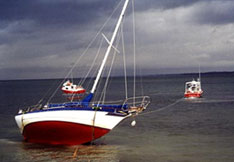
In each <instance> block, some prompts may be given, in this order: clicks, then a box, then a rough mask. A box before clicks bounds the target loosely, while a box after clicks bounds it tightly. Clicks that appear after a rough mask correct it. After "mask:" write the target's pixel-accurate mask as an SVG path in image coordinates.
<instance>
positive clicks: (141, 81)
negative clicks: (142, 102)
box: [140, 66, 144, 96]
mask: <svg viewBox="0 0 234 162" xmlns="http://www.w3.org/2000/svg"><path fill="white" fill-rule="evenodd" d="M140 83H141V95H142V96H144V87H143V77H142V68H141V66H140Z"/></svg>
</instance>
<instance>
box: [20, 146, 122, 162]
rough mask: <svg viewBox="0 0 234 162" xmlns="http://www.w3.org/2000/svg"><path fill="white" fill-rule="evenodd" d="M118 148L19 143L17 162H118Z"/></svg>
mask: <svg viewBox="0 0 234 162" xmlns="http://www.w3.org/2000/svg"><path fill="white" fill-rule="evenodd" d="M118 147H119V146H114V145H105V144H95V143H94V144H92V145H79V146H47V145H38V144H30V143H25V142H22V143H21V147H20V148H21V150H19V151H18V155H17V157H18V161H30V162H31V161H58V162H60V161H61V162H62V161H82V162H83V161H100V162H105V161H108V162H110V161H112V162H115V161H119V160H118V155H117V153H118V152H117V150H119V149H118Z"/></svg>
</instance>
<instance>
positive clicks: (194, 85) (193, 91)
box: [184, 78, 203, 98]
mask: <svg viewBox="0 0 234 162" xmlns="http://www.w3.org/2000/svg"><path fill="white" fill-rule="evenodd" d="M202 93H203V91H202V89H201V81H200V78H198V79H197V81H195V80H193V81H190V82H186V83H185V92H184V97H185V98H200V97H201V96H202Z"/></svg>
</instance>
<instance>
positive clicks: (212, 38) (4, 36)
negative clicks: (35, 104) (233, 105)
mask: <svg viewBox="0 0 234 162" xmlns="http://www.w3.org/2000/svg"><path fill="white" fill-rule="evenodd" d="M119 2H120V1H117V0H24V1H17V0H6V1H0V60H1V61H0V79H1V80H2V79H35V78H62V77H64V76H65V75H66V72H67V71H68V69H69V68H70V67H71V66H72V64H74V62H75V61H74V60H76V59H77V58H79V56H80V55H81V54H82V53H83V51H84V50H85V48H86V47H87V46H88V44H89V43H90V41H91V40H92V39H93V37H94V36H95V34H96V33H97V31H98V30H99V29H100V28H101V26H102V25H103V24H104V22H105V21H106V19H107V18H108V16H109V15H110V14H111V13H112V11H113V10H114V9H115V7H116V6H117V5H118V4H119ZM122 5H123V2H121V3H120V9H121V6H122ZM129 8H130V10H131V5H129ZM117 11H118V10H117ZM117 11H116V15H117V14H119V13H118V12H117ZM131 13H132V12H130V11H129V12H128V14H129V16H128V15H126V17H125V21H127V20H128V19H130V17H131ZM116 15H114V17H113V18H112V20H111V22H113V24H114V23H115V21H116V18H117V16H116ZM135 20H136V46H137V47H136V52H137V65H139V66H140V67H141V71H142V73H144V74H162V73H163V74H164V73H186V72H197V71H198V66H199V64H200V66H201V70H202V72H207V71H234V1H232V0H200V1H199V0H135ZM113 24H112V25H113ZM109 26H110V27H112V28H111V29H110V31H111V30H112V29H113V26H111V25H109ZM125 26H128V25H127V24H126V25H125ZM104 32H105V31H104ZM106 32H107V33H108V32H109V31H108V30H106ZM107 33H106V35H107V37H108V38H109V39H110V36H109V35H108V34H107ZM127 34H128V32H126V33H125V37H126V43H127V46H128V45H129V46H130V44H131V43H130V41H129V42H128V39H127V38H128V36H127ZM130 37H132V36H130ZM96 50H97V45H96V46H94V45H93V46H91V51H96ZM90 53H92V52H90ZM93 53H94V52H93ZM87 57H89V58H93V57H94V55H91V54H90V55H87ZM84 62H85V61H84ZM84 62H83V64H80V66H82V67H79V64H78V67H79V68H80V69H82V68H83V67H84V65H86V66H87V67H89V65H88V64H87V62H85V64H84Z"/></svg>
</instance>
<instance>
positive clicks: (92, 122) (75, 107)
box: [15, 0, 150, 145]
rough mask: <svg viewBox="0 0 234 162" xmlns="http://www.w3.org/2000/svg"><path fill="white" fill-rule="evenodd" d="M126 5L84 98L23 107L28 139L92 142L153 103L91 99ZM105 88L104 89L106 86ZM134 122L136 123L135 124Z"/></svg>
mask: <svg viewBox="0 0 234 162" xmlns="http://www.w3.org/2000/svg"><path fill="white" fill-rule="evenodd" d="M128 2H129V0H126V1H125V2H124V6H123V9H122V12H121V14H120V17H119V19H118V22H117V25H116V27H115V30H114V32H113V35H112V38H111V40H110V41H108V40H107V38H106V37H105V39H106V40H107V42H108V44H109V45H108V48H107V50H106V53H105V56H104V59H103V61H102V64H101V66H100V69H99V71H98V73H97V76H96V79H95V81H94V84H93V86H92V89H91V91H90V93H89V94H88V95H86V96H85V97H84V98H83V99H82V100H79V101H71V102H67V103H47V104H45V105H37V106H32V107H29V108H27V109H26V110H20V111H19V112H18V114H17V115H16V116H15V120H16V123H17V125H18V127H19V129H20V131H21V133H22V135H23V136H24V139H25V141H28V142H32V143H42V144H53V145H78V144H84V143H88V142H91V141H93V140H95V139H97V138H100V137H102V136H103V135H105V134H107V133H108V132H109V131H111V130H112V129H113V128H114V127H115V126H116V125H117V124H119V123H120V122H121V121H122V120H124V119H126V118H128V117H131V116H135V115H138V113H140V112H142V111H143V110H145V109H146V108H147V106H148V105H149V103H150V98H149V97H148V96H140V97H135V95H133V97H130V98H128V97H126V99H125V100H123V101H122V102H111V103H110V102H105V103H104V102H100V101H92V100H93V98H94V94H95V91H96V89H97V85H98V83H99V80H100V78H101V75H102V73H103V69H104V66H105V64H106V61H107V58H108V55H109V53H110V51H111V49H115V50H116V48H115V47H114V46H113V43H114V41H115V37H116V34H117V32H118V30H119V27H120V24H121V23H122V18H123V17H124V13H125V10H126V8H127V5H128ZM104 89H105V88H104ZM134 124H135V123H134Z"/></svg>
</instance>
